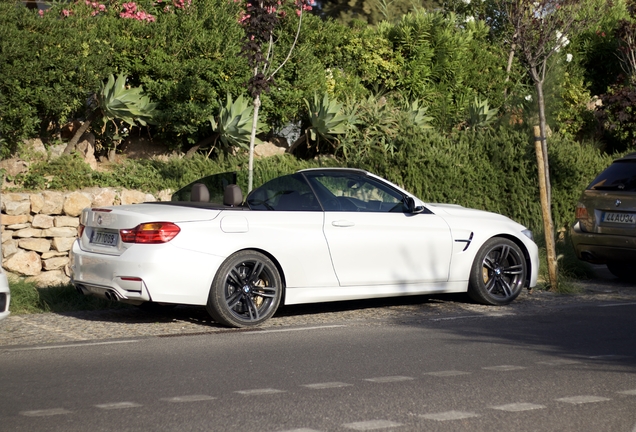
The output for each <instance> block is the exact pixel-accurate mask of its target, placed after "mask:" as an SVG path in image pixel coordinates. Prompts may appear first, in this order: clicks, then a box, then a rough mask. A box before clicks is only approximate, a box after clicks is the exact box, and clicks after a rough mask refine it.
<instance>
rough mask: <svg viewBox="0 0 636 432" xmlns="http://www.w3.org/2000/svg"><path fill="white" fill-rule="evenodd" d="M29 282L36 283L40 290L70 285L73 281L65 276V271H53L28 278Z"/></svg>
mask: <svg viewBox="0 0 636 432" xmlns="http://www.w3.org/2000/svg"><path fill="white" fill-rule="evenodd" d="M25 280H26V281H27V282H30V283H34V284H35V285H36V286H37V287H38V288H48V287H53V286H59V285H68V284H69V283H70V282H71V280H70V278H69V277H68V276H66V275H65V274H64V271H63V270H52V271H47V272H43V273H41V274H38V275H37V276H33V277H28V278H26V279H25Z"/></svg>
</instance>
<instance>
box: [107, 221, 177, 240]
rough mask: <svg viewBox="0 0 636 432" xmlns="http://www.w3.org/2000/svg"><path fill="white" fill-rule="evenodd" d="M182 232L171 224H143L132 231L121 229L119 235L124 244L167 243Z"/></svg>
mask: <svg viewBox="0 0 636 432" xmlns="http://www.w3.org/2000/svg"><path fill="white" fill-rule="evenodd" d="M180 231H181V228H179V227H178V226H177V225H175V224H173V223H171V222H150V223H142V224H139V225H137V226H136V227H134V228H132V229H121V230H119V235H120V236H121V241H123V242H124V243H152V244H156V243H167V242H169V241H170V240H172V239H173V238H175V237H176V235H177V234H179V232H180Z"/></svg>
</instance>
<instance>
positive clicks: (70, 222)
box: [53, 216, 79, 228]
mask: <svg viewBox="0 0 636 432" xmlns="http://www.w3.org/2000/svg"><path fill="white" fill-rule="evenodd" d="M53 225H54V226H55V227H58V228H60V227H73V228H77V227H78V226H79V218H76V217H72V216H55V218H54V220H53Z"/></svg>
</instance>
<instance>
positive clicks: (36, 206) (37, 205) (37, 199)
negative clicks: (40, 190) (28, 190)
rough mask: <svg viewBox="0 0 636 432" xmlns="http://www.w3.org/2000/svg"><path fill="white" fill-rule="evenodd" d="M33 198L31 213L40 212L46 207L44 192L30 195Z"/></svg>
mask: <svg viewBox="0 0 636 432" xmlns="http://www.w3.org/2000/svg"><path fill="white" fill-rule="evenodd" d="M29 198H30V200H31V213H36V214H37V213H40V212H41V211H42V208H43V207H44V197H43V196H42V194H31V195H29Z"/></svg>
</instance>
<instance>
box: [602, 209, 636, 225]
mask: <svg viewBox="0 0 636 432" xmlns="http://www.w3.org/2000/svg"><path fill="white" fill-rule="evenodd" d="M603 222H611V223H620V224H636V214H634V213H612V212H605V214H604V215H603Z"/></svg>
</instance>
